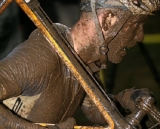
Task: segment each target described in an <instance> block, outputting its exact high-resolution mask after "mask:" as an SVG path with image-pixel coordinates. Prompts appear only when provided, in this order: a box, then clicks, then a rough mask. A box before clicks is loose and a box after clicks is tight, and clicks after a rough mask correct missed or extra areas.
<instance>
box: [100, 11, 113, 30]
mask: <svg viewBox="0 0 160 129" xmlns="http://www.w3.org/2000/svg"><path fill="white" fill-rule="evenodd" d="M114 16H115V15H114V13H113V12H112V11H111V10H107V11H105V12H104V13H102V14H101V17H102V21H101V26H102V29H103V30H104V31H107V30H108V29H109V28H110V27H111V26H112V25H113V23H114V22H115V18H114Z"/></svg>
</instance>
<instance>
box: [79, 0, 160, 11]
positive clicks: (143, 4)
mask: <svg viewBox="0 0 160 129" xmlns="http://www.w3.org/2000/svg"><path fill="white" fill-rule="evenodd" d="M91 3H94V4H95V9H100V8H112V9H113V8H120V9H127V10H130V11H131V12H132V13H133V14H152V12H154V11H157V10H160V0H81V10H83V11H92V9H91Z"/></svg>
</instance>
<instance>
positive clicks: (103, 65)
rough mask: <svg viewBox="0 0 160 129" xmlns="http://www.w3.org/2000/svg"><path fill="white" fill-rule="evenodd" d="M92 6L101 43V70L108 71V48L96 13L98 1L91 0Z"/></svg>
mask: <svg viewBox="0 0 160 129" xmlns="http://www.w3.org/2000/svg"><path fill="white" fill-rule="evenodd" d="M90 5H91V10H92V15H93V18H94V23H95V26H96V32H98V33H97V36H98V41H99V42H100V48H99V52H100V63H101V69H106V68H107V55H106V53H107V51H108V48H107V46H105V45H104V41H105V38H104V35H103V32H102V27H101V26H100V23H99V20H98V17H97V13H96V0H91V1H90Z"/></svg>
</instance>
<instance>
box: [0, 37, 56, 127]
mask: <svg viewBox="0 0 160 129" xmlns="http://www.w3.org/2000/svg"><path fill="white" fill-rule="evenodd" d="M55 55H56V54H54V51H53V50H52V48H51V47H50V46H49V44H48V42H46V40H45V39H44V38H43V36H42V35H41V36H40V35H39V34H37V35H35V36H34V34H33V35H32V36H31V37H30V38H29V39H28V40H27V41H26V42H25V43H22V44H21V45H20V46H18V47H17V48H15V49H14V50H13V51H12V52H11V53H10V54H9V55H8V56H7V57H6V58H5V59H3V60H2V61H1V62H0V100H1V101H3V100H5V99H8V98H10V97H15V96H18V95H20V94H23V95H31V94H36V93H38V92H41V91H42V90H43V88H44V86H46V85H47V82H48V80H47V79H49V76H52V75H51V73H52V72H53V71H54V70H55V67H54V66H55V65H56V63H57V62H56V61H55V58H56V57H57V56H55ZM0 128H3V129H8V128H12V129H17V128H18V129H22V128H23V129H28V128H29V129H41V128H44V127H40V126H38V125H35V124H32V123H30V122H28V121H26V120H25V119H22V118H20V117H18V116H16V115H15V114H13V113H12V112H11V111H10V110H8V109H7V108H5V107H4V106H3V105H2V104H0Z"/></svg>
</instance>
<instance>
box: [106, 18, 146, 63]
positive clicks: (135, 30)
mask: <svg viewBox="0 0 160 129" xmlns="http://www.w3.org/2000/svg"><path fill="white" fill-rule="evenodd" d="M122 18H123V17H122ZM146 19H147V16H146V15H132V16H130V17H129V19H128V20H127V21H126V23H125V24H124V25H123V26H122V28H121V29H120V31H119V32H118V33H117V35H116V36H115V37H114V38H113V40H112V41H111V42H110V43H108V49H109V51H108V59H109V61H111V62H113V63H119V62H120V61H121V60H122V59H123V57H124V56H125V55H126V49H128V48H131V47H133V46H134V45H135V44H136V43H137V42H141V41H143V39H144V35H143V24H144V22H145V21H146ZM118 22H120V21H118Z"/></svg>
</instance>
